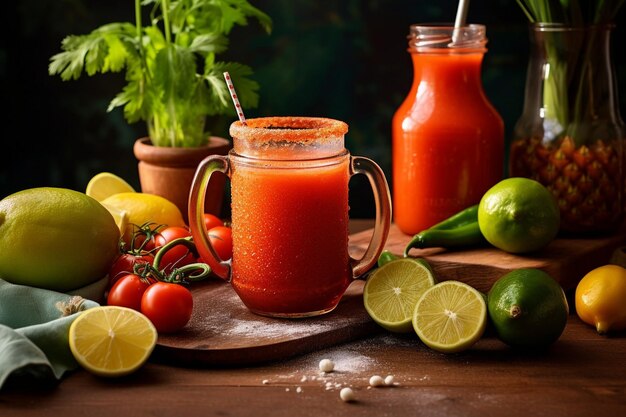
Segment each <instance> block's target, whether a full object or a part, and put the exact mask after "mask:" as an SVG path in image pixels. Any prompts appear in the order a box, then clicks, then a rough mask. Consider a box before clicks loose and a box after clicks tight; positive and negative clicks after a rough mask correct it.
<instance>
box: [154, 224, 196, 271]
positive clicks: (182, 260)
mask: <svg viewBox="0 0 626 417" xmlns="http://www.w3.org/2000/svg"><path fill="white" fill-rule="evenodd" d="M189 236H191V232H190V231H189V230H187V229H186V228H184V227H180V226H171V227H166V228H165V229H163V230H161V231H160V232H159V233H158V234H157V235H156V237H155V242H156V247H157V250H158V249H159V248H161V247H162V246H164V245H166V244H168V243H169V242H171V241H172V240H175V239H179V238H185V237H189ZM195 261H196V258H195V255H194V253H193V252H192V251H190V250H189V248H187V247H186V246H184V245H177V246H174V247H172V248H170V249H169V250H168V251H167V252H165V254H163V257H162V258H161V261H160V262H159V269H164V270H165V272H166V273H170V272H171V271H172V270H173V269H174V268H180V267H181V266H185V265H188V264H191V263H194V262H195Z"/></svg>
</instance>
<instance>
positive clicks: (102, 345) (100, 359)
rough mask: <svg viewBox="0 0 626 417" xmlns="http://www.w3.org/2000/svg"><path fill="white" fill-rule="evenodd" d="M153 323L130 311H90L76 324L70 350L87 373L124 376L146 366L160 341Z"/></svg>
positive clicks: (109, 307)
mask: <svg viewBox="0 0 626 417" xmlns="http://www.w3.org/2000/svg"><path fill="white" fill-rule="evenodd" d="M157 336H158V334H157V331H156V328H155V327H154V325H153V324H152V323H151V322H150V320H149V319H148V318H147V317H146V316H144V315H143V314H141V313H140V312H138V311H135V310H132V309H130V308H126V307H117V306H104V307H95V308H91V309H89V310H86V311H84V312H82V313H80V315H79V316H78V317H77V318H76V319H75V320H74V321H73V322H72V324H71V326H70V331H69V342H70V350H71V351H72V354H73V355H74V358H75V359H76V361H77V362H78V363H79V364H80V365H81V366H82V367H83V368H85V369H86V370H88V371H89V372H92V373H94V374H96V375H100V376H109V377H113V376H122V375H127V374H129V373H131V372H134V371H135V370H137V369H138V368H139V367H140V366H141V365H143V364H144V363H145V362H146V361H147V360H148V358H149V357H150V354H151V353H152V350H153V349H154V346H155V345H156V341H157Z"/></svg>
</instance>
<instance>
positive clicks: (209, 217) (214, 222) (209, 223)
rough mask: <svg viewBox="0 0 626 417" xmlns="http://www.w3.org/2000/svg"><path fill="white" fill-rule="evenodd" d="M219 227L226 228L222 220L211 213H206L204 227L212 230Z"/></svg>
mask: <svg viewBox="0 0 626 417" xmlns="http://www.w3.org/2000/svg"><path fill="white" fill-rule="evenodd" d="M217 226H224V222H223V221H222V219H220V218H219V217H217V216H216V215H214V214H211V213H204V227H205V228H206V230H211V229H213V228H214V227H217Z"/></svg>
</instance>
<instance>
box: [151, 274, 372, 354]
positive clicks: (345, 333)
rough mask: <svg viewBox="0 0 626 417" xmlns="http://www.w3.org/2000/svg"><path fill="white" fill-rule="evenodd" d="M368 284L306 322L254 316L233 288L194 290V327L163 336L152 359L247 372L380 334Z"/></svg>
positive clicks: (212, 285)
mask: <svg viewBox="0 0 626 417" xmlns="http://www.w3.org/2000/svg"><path fill="white" fill-rule="evenodd" d="M363 284H364V282H363V281H355V282H354V283H352V285H351V286H350V287H349V288H348V290H347V291H346V294H345V295H344V296H343V298H342V299H341V302H340V303H339V305H338V306H337V308H336V309H335V310H334V311H332V312H331V313H328V314H326V315H323V316H319V317H314V318H306V319H295V320H289V319H273V318H268V317H262V316H258V315H256V314H253V313H251V312H250V311H249V310H248V309H247V308H246V307H245V306H244V304H243V303H242V302H241V301H240V300H239V298H238V296H237V294H236V293H235V292H234V290H233V289H232V287H231V286H230V285H229V284H226V283H224V282H222V281H218V280H210V281H206V282H202V283H197V284H194V287H193V288H192V294H193V298H194V310H193V315H192V317H191V320H190V322H189V323H188V324H187V326H185V328H183V330H182V331H180V332H178V333H176V334H173V335H159V339H158V341H157V346H156V348H155V351H154V354H153V358H154V359H156V360H159V361H162V362H167V363H171V364H178V365H186V366H203V365H204V366H244V365H251V364H258V363H263V362H269V361H275V360H284V359H286V358H289V357H291V356H294V355H299V354H304V353H308V352H313V351H317V350H321V349H323V348H326V347H329V346H333V345H336V344H339V343H344V342H348V341H350V340H355V339H357V338H360V337H365V336H368V335H372V334H375V333H376V332H379V331H380V328H379V327H378V325H376V324H375V323H374V322H373V321H372V320H371V319H370V317H369V316H368V314H367V312H366V311H365V309H364V308H363Z"/></svg>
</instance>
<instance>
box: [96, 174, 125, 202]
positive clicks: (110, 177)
mask: <svg viewBox="0 0 626 417" xmlns="http://www.w3.org/2000/svg"><path fill="white" fill-rule="evenodd" d="M134 192H135V189H134V188H133V187H132V186H131V185H130V184H129V183H127V182H126V181H125V180H124V179H123V178H121V177H119V176H117V175H115V174H112V173H110V172H101V173H99V174H96V175H94V177H93V178H92V179H91V180H89V183H88V184H87V189H86V191H85V194H87V195H88V196H89V197H93V198H95V199H96V200H98V201H102V200H104V199H105V198H107V197H110V196H112V195H114V194H119V193H134Z"/></svg>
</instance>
